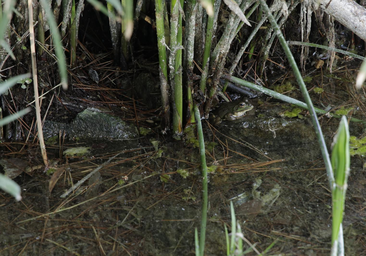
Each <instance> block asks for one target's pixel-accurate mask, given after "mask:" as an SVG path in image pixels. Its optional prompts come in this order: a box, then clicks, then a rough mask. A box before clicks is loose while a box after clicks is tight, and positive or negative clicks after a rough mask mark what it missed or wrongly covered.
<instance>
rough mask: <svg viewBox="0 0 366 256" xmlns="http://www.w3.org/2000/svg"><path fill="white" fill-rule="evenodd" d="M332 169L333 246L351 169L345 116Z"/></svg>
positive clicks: (334, 145) (334, 148) (336, 137)
mask: <svg viewBox="0 0 366 256" xmlns="http://www.w3.org/2000/svg"><path fill="white" fill-rule="evenodd" d="M331 161H332V168H333V171H334V175H335V182H334V185H333V191H332V199H333V212H332V215H333V225H332V244H333V246H334V242H335V241H336V240H337V239H338V237H339V229H340V226H341V224H342V220H343V212H344V202H345V196H346V189H347V179H348V175H349V167H350V153H349V131H348V123H347V119H346V117H345V116H343V117H342V119H341V122H340V124H339V128H338V131H337V134H336V136H335V138H334V142H333V150H332V160H331Z"/></svg>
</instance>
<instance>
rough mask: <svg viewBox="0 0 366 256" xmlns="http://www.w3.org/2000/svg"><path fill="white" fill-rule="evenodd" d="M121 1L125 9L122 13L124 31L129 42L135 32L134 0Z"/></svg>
mask: <svg viewBox="0 0 366 256" xmlns="http://www.w3.org/2000/svg"><path fill="white" fill-rule="evenodd" d="M109 1H110V0H109ZM121 1H122V9H123V10H124V12H123V13H122V33H123V35H124V37H125V41H126V42H128V41H129V40H130V38H131V36H132V32H133V1H131V0H121ZM127 50H128V49H127ZM126 59H127V57H126Z"/></svg>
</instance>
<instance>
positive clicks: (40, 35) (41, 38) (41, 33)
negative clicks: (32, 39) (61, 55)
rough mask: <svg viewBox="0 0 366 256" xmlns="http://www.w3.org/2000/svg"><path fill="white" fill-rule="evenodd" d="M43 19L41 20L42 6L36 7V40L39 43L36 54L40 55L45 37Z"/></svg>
mask: <svg viewBox="0 0 366 256" xmlns="http://www.w3.org/2000/svg"><path fill="white" fill-rule="evenodd" d="M43 25H44V21H43V14H42V8H38V33H37V34H38V42H39V43H40V44H41V45H39V46H38V55H39V56H40V55H42V53H43V45H44V44H45V37H44V26H43Z"/></svg>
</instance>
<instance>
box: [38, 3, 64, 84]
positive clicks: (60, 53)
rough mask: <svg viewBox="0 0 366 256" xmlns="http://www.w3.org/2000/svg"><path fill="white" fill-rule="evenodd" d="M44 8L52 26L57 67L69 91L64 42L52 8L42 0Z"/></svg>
mask: <svg viewBox="0 0 366 256" xmlns="http://www.w3.org/2000/svg"><path fill="white" fill-rule="evenodd" d="M41 4H42V7H43V8H44V10H45V14H46V17H47V21H48V25H49V26H50V31H51V34H52V38H53V42H54V44H55V51H56V56H57V59H58V61H57V65H58V69H59V72H60V76H61V84H62V88H63V89H64V90H66V89H67V87H68V84H67V69H66V60H65V55H64V50H63V47H62V43H61V42H62V41H61V37H60V32H59V31H58V29H57V24H56V21H55V17H54V16H53V13H52V12H51V10H50V8H49V7H48V4H47V1H46V0H41Z"/></svg>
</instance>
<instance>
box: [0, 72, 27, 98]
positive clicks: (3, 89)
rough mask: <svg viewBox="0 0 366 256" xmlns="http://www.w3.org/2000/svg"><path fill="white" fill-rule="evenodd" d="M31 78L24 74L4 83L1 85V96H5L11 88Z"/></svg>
mask: <svg viewBox="0 0 366 256" xmlns="http://www.w3.org/2000/svg"><path fill="white" fill-rule="evenodd" d="M28 77H30V74H23V75H19V76H15V77H12V78H10V79H8V80H6V81H4V82H1V84H0V95H1V94H4V92H6V91H7V90H8V89H9V88H10V87H12V86H13V85H15V84H16V83H17V82H19V81H21V80H24V79H26V78H28Z"/></svg>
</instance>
